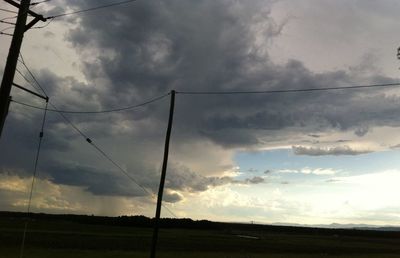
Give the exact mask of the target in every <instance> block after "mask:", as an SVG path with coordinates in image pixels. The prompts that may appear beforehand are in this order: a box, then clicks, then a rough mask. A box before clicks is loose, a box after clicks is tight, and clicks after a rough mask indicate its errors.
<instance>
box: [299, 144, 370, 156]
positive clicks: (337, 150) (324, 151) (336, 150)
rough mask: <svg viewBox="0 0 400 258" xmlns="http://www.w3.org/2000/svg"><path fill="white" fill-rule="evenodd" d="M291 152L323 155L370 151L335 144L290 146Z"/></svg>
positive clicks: (357, 153) (356, 153) (353, 153)
mask: <svg viewBox="0 0 400 258" xmlns="http://www.w3.org/2000/svg"><path fill="white" fill-rule="evenodd" d="M292 150H293V153H294V154H296V155H309V156H323V155H334V156H338V155H360V154H366V153H370V152H371V151H369V150H355V149H352V148H350V147H349V146H337V147H332V148H317V147H304V146H292Z"/></svg>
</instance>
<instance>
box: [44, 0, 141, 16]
mask: <svg viewBox="0 0 400 258" xmlns="http://www.w3.org/2000/svg"><path fill="white" fill-rule="evenodd" d="M135 1H137V0H127V1H121V2H117V3H112V4H106V5H101V6H96V7H92V8H88V9H82V10H78V11H73V12H68V13H61V14H57V15H52V16H49V17H46V19H55V18H58V17H62V16H68V15H74V14H79V13H85V12H90V11H95V10H99V9H103V8H108V7H112V6H116V5H122V4H127V3H130V2H135Z"/></svg>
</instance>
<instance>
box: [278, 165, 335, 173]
mask: <svg viewBox="0 0 400 258" xmlns="http://www.w3.org/2000/svg"><path fill="white" fill-rule="evenodd" d="M277 172H278V173H295V174H299V173H300V174H313V175H334V174H336V173H338V172H339V171H336V170H334V169H332V168H310V167H305V168H301V169H280V170H278V171H277Z"/></svg>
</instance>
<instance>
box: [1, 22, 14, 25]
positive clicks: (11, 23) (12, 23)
mask: <svg viewBox="0 0 400 258" xmlns="http://www.w3.org/2000/svg"><path fill="white" fill-rule="evenodd" d="M0 23H4V24H9V25H15V24H16V23H15V22H6V21H0Z"/></svg>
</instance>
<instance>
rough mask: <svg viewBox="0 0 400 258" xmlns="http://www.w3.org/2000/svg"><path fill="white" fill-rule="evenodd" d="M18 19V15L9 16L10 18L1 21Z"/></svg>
mask: <svg viewBox="0 0 400 258" xmlns="http://www.w3.org/2000/svg"><path fill="white" fill-rule="evenodd" d="M17 17H18V15H17V16H9V17H6V18H3V19H1V20H0V21H5V20H10V19H15V18H17Z"/></svg>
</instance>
